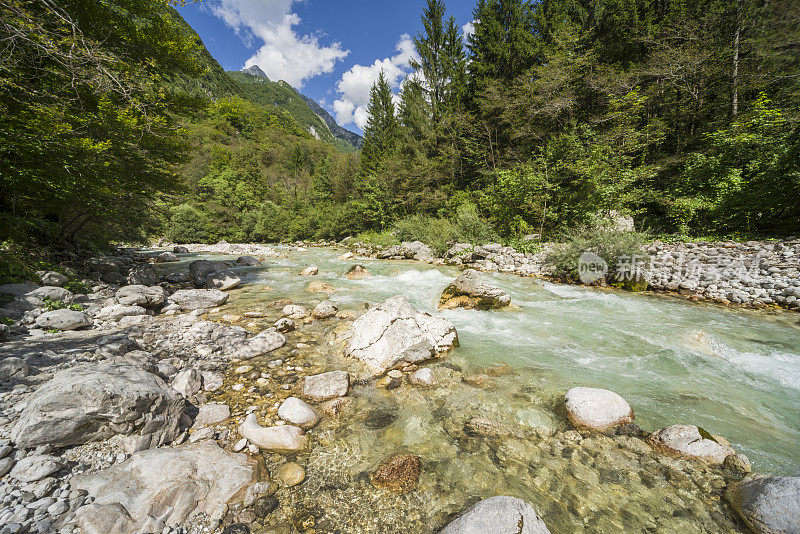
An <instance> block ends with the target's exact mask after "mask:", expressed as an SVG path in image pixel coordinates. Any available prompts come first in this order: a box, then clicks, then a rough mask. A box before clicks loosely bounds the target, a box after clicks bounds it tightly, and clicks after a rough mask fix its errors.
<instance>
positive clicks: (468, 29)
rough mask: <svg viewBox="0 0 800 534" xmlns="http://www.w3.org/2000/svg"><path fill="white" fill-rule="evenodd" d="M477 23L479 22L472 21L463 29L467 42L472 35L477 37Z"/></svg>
mask: <svg viewBox="0 0 800 534" xmlns="http://www.w3.org/2000/svg"><path fill="white" fill-rule="evenodd" d="M475 22H477V21H474V20H471V21H469V22H467V23H466V24H464V25H463V26H462V27H461V31H462V32H464V39H465V40H466V39H468V38H469V36H470V35H475Z"/></svg>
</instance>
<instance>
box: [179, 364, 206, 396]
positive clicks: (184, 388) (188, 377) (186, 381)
mask: <svg viewBox="0 0 800 534" xmlns="http://www.w3.org/2000/svg"><path fill="white" fill-rule="evenodd" d="M202 388H203V375H202V374H200V371H198V370H197V369H194V368H192V369H185V370H183V371H181V372H179V373H178V374H177V375H175V378H174V379H173V380H172V389H174V390H175V391H177V392H178V393H180V394H181V395H183V396H184V397H191V396H192V395H195V394H196V393H197V392H199V391H200V390H201V389H202Z"/></svg>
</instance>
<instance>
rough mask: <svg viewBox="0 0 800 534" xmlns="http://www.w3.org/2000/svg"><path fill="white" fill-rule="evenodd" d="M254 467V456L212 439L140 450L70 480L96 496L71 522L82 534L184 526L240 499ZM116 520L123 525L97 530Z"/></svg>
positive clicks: (251, 476)
mask: <svg viewBox="0 0 800 534" xmlns="http://www.w3.org/2000/svg"><path fill="white" fill-rule="evenodd" d="M257 470H258V467H257V463H256V461H255V460H252V459H249V458H248V457H247V456H245V455H244V454H234V453H229V452H226V451H224V450H222V449H221V448H220V447H219V446H217V445H216V444H215V443H213V442H203V443H197V444H192V445H185V446H182V447H165V448H160V449H154V450H150V451H143V452H139V453H137V454H134V455H133V456H131V458H130V459H128V460H126V461H125V462H122V463H120V464H117V465H115V466H113V467H111V468H109V469H105V470H103V471H100V472H98V473H93V474H88V475H78V476H75V477H73V478H72V481H71V486H72V489H73V490H85V491H87V492H88V493H89V496H90V497H91V498H93V499H94V502H93V504H92V505H90V507H83V508H81V509H79V510H78V512H77V514H76V515H77V518H76V520H75V523H76V524H77V526H78V527H79V528H80V529H81V532H126V533H133V532H151V530H149V527H150V526H151V525H153V524H154V523H155V521H156V520H157V519H159V520H161V521H163V524H166V525H171V526H179V525H184V524H185V523H186V522H187V520H189V519H191V518H192V517H194V516H195V515H197V514H200V513H204V514H207V515H211V514H212V513H214V511H215V510H216V509H217V508H219V507H221V506H225V505H227V504H233V503H236V502H239V501H240V500H241V499H242V498H243V495H244V494H245V492H246V488H247V487H248V486H249V485H250V484H252V483H253V482H255V479H256V476H257ZM91 507H95V508H91ZM97 507H103V508H100V509H98V508H97ZM86 508H88V509H86ZM112 520H113V521H112ZM116 522H119V523H117V524H122V525H125V526H124V528H122V529H121V530H115V529H114V528H108V529H107V530H101V529H102V528H106V527H107V525H114V524H115V523H116ZM161 528H162V529H163V526H162V527H161ZM158 532H160V530H159V531H158Z"/></svg>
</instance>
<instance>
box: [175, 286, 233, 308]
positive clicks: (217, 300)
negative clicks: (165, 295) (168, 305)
mask: <svg viewBox="0 0 800 534" xmlns="http://www.w3.org/2000/svg"><path fill="white" fill-rule="evenodd" d="M170 300H171V301H172V302H174V303H175V304H177V305H178V306H180V307H181V309H182V310H184V311H192V310H202V309H207V308H215V307H217V306H221V305H223V304H225V303H226V302H227V301H228V294H227V293H224V292H222V291H220V290H218V289H182V290H180V291H176V292H175V293H174V294H173V295H172V296H171V297H170Z"/></svg>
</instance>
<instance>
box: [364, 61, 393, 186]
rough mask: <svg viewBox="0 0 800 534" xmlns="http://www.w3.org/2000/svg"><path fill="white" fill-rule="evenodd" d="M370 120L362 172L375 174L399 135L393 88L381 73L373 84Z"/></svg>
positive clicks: (366, 134)
mask: <svg viewBox="0 0 800 534" xmlns="http://www.w3.org/2000/svg"><path fill="white" fill-rule="evenodd" d="M367 113H368V114H369V119H368V120H367V125H366V127H365V128H364V149H363V151H362V154H361V170H362V172H364V173H369V172H373V171H374V170H375V169H376V168H377V167H378V165H379V164H380V162H381V161H382V160H383V159H385V157H386V156H387V155H388V153H389V152H391V150H392V149H393V147H394V144H395V141H396V140H397V135H398V121H397V116H396V115H395V107H394V101H393V95H392V88H391V86H390V85H389V81H388V80H387V79H386V74H385V73H384V72H383V71H381V73H380V76H379V77H378V80H377V81H376V82H375V83H374V84H373V86H372V89H370V94H369V104H368V106H367Z"/></svg>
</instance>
